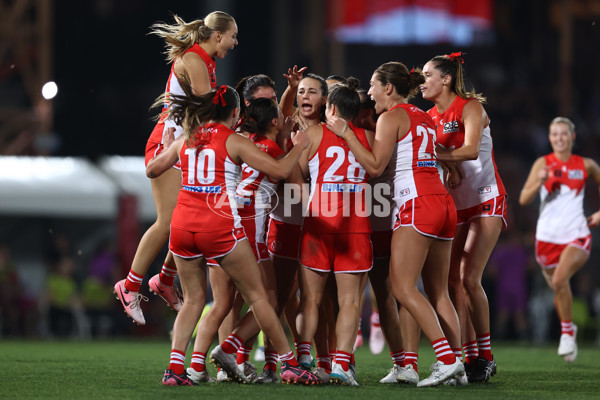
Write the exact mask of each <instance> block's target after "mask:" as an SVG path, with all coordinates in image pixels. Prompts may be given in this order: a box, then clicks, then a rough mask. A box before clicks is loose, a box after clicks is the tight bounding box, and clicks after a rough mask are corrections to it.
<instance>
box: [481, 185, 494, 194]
mask: <svg viewBox="0 0 600 400" xmlns="http://www.w3.org/2000/svg"><path fill="white" fill-rule="evenodd" d="M487 193H492V187H491V186H484V187H480V188H479V194H487Z"/></svg>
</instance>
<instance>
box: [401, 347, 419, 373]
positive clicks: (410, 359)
mask: <svg viewBox="0 0 600 400" xmlns="http://www.w3.org/2000/svg"><path fill="white" fill-rule="evenodd" d="M418 361H419V353H413V352H411V351H405V352H404V366H405V367H407V366H408V365H412V367H413V369H414V370H415V371H416V372H417V373H418V372H419V366H418Z"/></svg>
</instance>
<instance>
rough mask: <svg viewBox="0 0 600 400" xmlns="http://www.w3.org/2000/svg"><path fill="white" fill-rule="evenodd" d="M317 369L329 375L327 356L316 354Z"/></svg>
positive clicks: (329, 366)
mask: <svg viewBox="0 0 600 400" xmlns="http://www.w3.org/2000/svg"><path fill="white" fill-rule="evenodd" d="M317 367H320V368H323V369H324V370H325V371H326V372H327V373H328V374H330V373H331V358H330V357H329V354H325V355H321V354H317Z"/></svg>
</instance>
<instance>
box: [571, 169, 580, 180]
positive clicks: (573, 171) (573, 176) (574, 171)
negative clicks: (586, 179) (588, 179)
mask: <svg viewBox="0 0 600 400" xmlns="http://www.w3.org/2000/svg"><path fill="white" fill-rule="evenodd" d="M569 179H577V180H583V170H582V169H570V170H569Z"/></svg>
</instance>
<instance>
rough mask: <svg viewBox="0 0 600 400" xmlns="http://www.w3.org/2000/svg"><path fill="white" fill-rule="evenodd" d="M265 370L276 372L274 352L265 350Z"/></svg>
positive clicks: (275, 354)
mask: <svg viewBox="0 0 600 400" xmlns="http://www.w3.org/2000/svg"><path fill="white" fill-rule="evenodd" d="M265 368H268V369H270V370H271V371H277V352H276V351H275V350H265Z"/></svg>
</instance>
